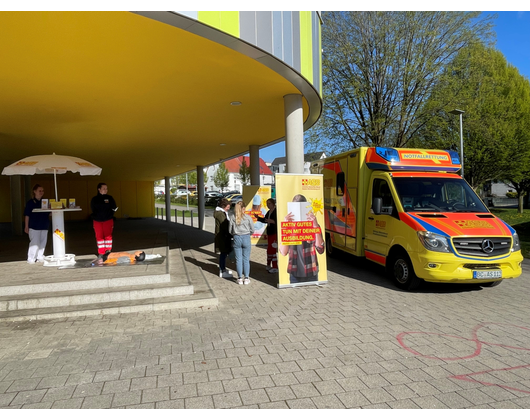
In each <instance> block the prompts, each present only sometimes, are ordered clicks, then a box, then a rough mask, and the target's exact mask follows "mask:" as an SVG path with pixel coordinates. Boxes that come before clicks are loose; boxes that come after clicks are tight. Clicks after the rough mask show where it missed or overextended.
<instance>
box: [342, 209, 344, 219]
mask: <svg viewBox="0 0 530 420" xmlns="http://www.w3.org/2000/svg"><path fill="white" fill-rule="evenodd" d="M344 214H345V211H344V209H342V217H344Z"/></svg>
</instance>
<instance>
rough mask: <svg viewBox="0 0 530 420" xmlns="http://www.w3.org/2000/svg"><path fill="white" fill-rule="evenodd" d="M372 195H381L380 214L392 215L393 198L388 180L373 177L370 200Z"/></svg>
mask: <svg viewBox="0 0 530 420" xmlns="http://www.w3.org/2000/svg"><path fill="white" fill-rule="evenodd" d="M374 197H381V198H382V199H383V203H382V204H383V206H382V208H381V214H388V215H394V214H393V213H394V200H393V198H392V193H391V192H390V187H389V185H388V182H386V181H385V180H384V179H374V185H373V189H372V202H373V200H374Z"/></svg>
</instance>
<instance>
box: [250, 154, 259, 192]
mask: <svg viewBox="0 0 530 420" xmlns="http://www.w3.org/2000/svg"><path fill="white" fill-rule="evenodd" d="M248 151H249V154H250V159H249V161H250V184H251V185H260V179H259V174H260V170H259V146H257V145H255V144H253V145H250V146H248Z"/></svg>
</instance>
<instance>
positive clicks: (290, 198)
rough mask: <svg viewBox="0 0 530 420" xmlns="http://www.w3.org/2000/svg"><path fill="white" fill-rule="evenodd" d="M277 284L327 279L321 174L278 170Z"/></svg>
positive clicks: (300, 283) (297, 283)
mask: <svg viewBox="0 0 530 420" xmlns="http://www.w3.org/2000/svg"><path fill="white" fill-rule="evenodd" d="M276 200H277V201H276V211H277V218H278V245H279V246H278V251H279V252H278V269H279V283H278V287H279V288H284V287H297V286H306V285H312V284H322V283H326V282H327V264H326V254H325V250H326V245H325V243H324V232H323V230H322V228H321V226H322V227H323V226H324V184H323V176H322V175H312V174H303V175H300V174H277V175H276Z"/></svg>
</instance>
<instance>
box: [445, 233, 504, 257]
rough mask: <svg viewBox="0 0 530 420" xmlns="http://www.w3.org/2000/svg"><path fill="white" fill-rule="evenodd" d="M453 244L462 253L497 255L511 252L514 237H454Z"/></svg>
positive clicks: (474, 255) (485, 255) (473, 255)
mask: <svg viewBox="0 0 530 420" xmlns="http://www.w3.org/2000/svg"><path fill="white" fill-rule="evenodd" d="M453 246H454V247H455V249H456V252H458V253H459V254H460V255H469V256H472V257H497V256H499V255H504V254H508V253H509V252H510V249H511V246H512V238H510V237H509V236H507V237H467V238H453Z"/></svg>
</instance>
